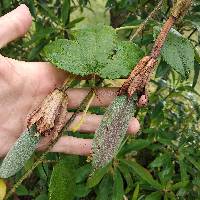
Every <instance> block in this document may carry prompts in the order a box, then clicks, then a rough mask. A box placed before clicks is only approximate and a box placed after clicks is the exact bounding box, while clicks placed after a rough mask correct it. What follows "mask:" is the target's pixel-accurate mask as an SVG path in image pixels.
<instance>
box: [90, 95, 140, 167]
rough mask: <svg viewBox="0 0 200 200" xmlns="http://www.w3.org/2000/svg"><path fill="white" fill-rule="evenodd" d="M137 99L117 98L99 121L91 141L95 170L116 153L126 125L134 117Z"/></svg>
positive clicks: (126, 127)
mask: <svg viewBox="0 0 200 200" xmlns="http://www.w3.org/2000/svg"><path fill="white" fill-rule="evenodd" d="M136 99H137V97H136V96H135V95H134V96H133V97H132V98H130V99H128V97H127V96H117V97H116V98H115V100H114V101H113V102H112V104H111V105H110V106H109V108H108V109H107V110H106V113H105V114H104V116H103V119H102V120H101V123H100V126H99V127H98V129H97V131H96V132H95V136H94V139H93V144H92V146H93V160H92V165H93V167H94V168H95V169H98V168H99V167H103V166H105V165H106V164H107V163H109V162H110V161H111V160H112V159H113V158H114V157H115V156H116V155H117V153H118V150H119V148H120V145H121V142H122V140H123V139H124V137H125V135H126V132H127V129H128V123H129V121H130V119H131V117H133V115H134V111H135V104H136Z"/></svg>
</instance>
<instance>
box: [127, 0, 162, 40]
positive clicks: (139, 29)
mask: <svg viewBox="0 0 200 200" xmlns="http://www.w3.org/2000/svg"><path fill="white" fill-rule="evenodd" d="M162 2H163V1H162V0H161V1H160V2H159V3H158V5H157V6H156V7H155V8H154V10H153V11H152V12H151V13H150V14H149V16H148V17H147V18H146V19H145V21H144V22H143V23H141V24H140V26H139V28H138V29H137V30H136V31H135V33H134V34H133V32H132V33H131V36H130V41H133V39H134V38H135V37H136V36H137V35H138V34H139V33H140V32H141V31H142V30H143V29H144V28H145V26H146V24H147V23H148V21H149V20H150V19H151V18H153V17H154V15H155V14H156V12H157V11H159V10H160V8H161V6H162Z"/></svg>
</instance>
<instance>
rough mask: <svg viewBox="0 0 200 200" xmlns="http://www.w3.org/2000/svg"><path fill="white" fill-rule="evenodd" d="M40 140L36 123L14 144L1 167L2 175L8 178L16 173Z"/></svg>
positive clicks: (0, 173)
mask: <svg viewBox="0 0 200 200" xmlns="http://www.w3.org/2000/svg"><path fill="white" fill-rule="evenodd" d="M39 140H40V135H39V134H38V135H37V134H36V129H35V125H32V126H31V128H30V129H29V130H26V131H25V132H24V133H23V134H22V135H21V136H20V137H19V139H18V140H17V141H16V143H15V144H14V145H13V146H12V148H11V149H10V151H9V152H8V154H7V155H6V157H5V158H4V160H3V163H2V165H1V167H0V177H1V178H8V177H10V176H13V175H15V174H16V173H17V172H18V171H19V170H20V169H21V168H22V167H23V166H24V164H25V162H26V161H27V160H28V159H29V158H30V157H31V155H32V154H33V152H34V151H35V149H36V146H37V144H38V142H39Z"/></svg>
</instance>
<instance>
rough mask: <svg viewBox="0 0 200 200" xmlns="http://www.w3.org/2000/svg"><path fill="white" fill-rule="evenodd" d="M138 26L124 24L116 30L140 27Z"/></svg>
mask: <svg viewBox="0 0 200 200" xmlns="http://www.w3.org/2000/svg"><path fill="white" fill-rule="evenodd" d="M138 27H139V26H122V27H119V28H116V29H115V30H116V31H121V30H128V29H135V28H138Z"/></svg>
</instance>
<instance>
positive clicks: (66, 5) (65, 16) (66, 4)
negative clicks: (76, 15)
mask: <svg viewBox="0 0 200 200" xmlns="http://www.w3.org/2000/svg"><path fill="white" fill-rule="evenodd" d="M69 15H70V0H64V1H63V5H62V9H61V19H62V22H63V24H64V25H66V24H67V23H68V22H69Z"/></svg>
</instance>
